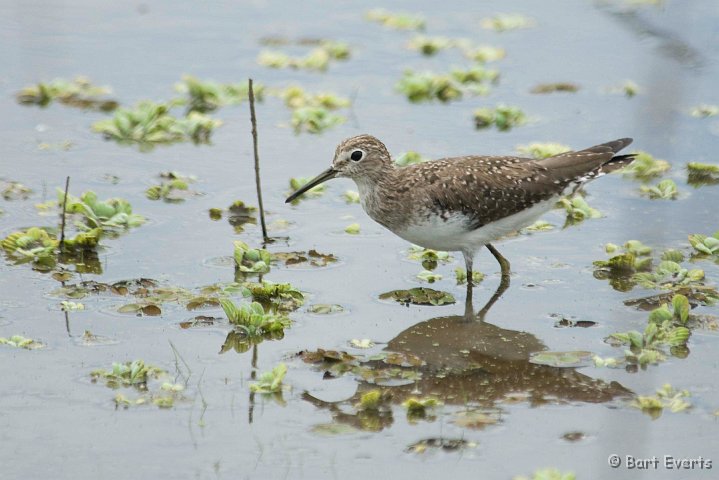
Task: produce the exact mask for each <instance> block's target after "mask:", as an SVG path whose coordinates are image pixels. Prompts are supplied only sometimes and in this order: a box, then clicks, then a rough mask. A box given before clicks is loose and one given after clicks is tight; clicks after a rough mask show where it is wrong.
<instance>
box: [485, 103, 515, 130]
mask: <svg viewBox="0 0 719 480" xmlns="http://www.w3.org/2000/svg"><path fill="white" fill-rule="evenodd" d="M525 123H527V115H526V114H525V113H524V112H523V111H522V110H521V109H520V108H519V107H513V106H509V105H497V106H496V107H491V108H490V107H485V108H479V109H477V110H475V111H474V125H475V127H476V128H478V129H484V128H490V127H492V126H494V127H496V128H497V130H499V131H500V132H503V131H507V130H511V129H512V128H514V127H518V126H520V125H524V124H525Z"/></svg>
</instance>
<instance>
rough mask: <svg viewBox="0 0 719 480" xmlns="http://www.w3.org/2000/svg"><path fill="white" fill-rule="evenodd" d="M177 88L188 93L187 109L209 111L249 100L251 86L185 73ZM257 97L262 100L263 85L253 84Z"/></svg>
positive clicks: (201, 111)
mask: <svg viewBox="0 0 719 480" xmlns="http://www.w3.org/2000/svg"><path fill="white" fill-rule="evenodd" d="M175 90H176V91H177V92H179V93H182V94H184V95H187V100H186V104H187V110H188V111H190V112H200V113H207V112H211V111H213V110H216V109H218V108H220V107H224V106H226V105H237V104H239V103H242V102H243V101H245V100H247V98H248V91H249V86H248V84H247V82H240V83H218V82H214V81H211V80H200V79H198V78H196V77H193V76H192V75H183V76H182V81H181V82H180V83H177V84H175ZM253 92H254V94H255V99H256V100H258V101H262V100H263V97H264V93H265V88H264V86H263V85H261V84H258V83H255V84H254V85H253Z"/></svg>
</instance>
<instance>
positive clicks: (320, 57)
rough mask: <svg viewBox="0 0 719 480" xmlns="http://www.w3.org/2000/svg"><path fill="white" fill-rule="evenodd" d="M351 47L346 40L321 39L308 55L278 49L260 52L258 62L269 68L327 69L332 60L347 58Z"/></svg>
mask: <svg viewBox="0 0 719 480" xmlns="http://www.w3.org/2000/svg"><path fill="white" fill-rule="evenodd" d="M349 57H350V47H349V45H347V44H346V43H344V42H335V41H332V40H321V41H319V42H318V43H317V46H316V47H315V48H313V49H312V50H311V51H310V52H309V53H308V54H307V55H305V56H303V57H292V56H289V55H287V54H285V53H282V52H279V51H276V50H265V51H262V52H260V54H259V56H258V57H257V63H259V64H260V65H263V66H265V67H269V68H293V69H303V70H310V71H312V70H315V71H321V72H323V71H325V70H327V68H328V67H329V65H330V63H331V62H332V61H336V60H347V59H348V58H349Z"/></svg>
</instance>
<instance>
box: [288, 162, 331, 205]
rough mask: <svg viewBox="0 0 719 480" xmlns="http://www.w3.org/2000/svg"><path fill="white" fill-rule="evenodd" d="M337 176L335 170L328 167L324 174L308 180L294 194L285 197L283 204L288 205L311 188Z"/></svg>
mask: <svg viewBox="0 0 719 480" xmlns="http://www.w3.org/2000/svg"><path fill="white" fill-rule="evenodd" d="M335 176H337V170H335V169H334V168H332V167H330V168H328V169H327V170H325V171H324V172H322V173H320V174H319V175H317V176H316V177H315V178H313V179H312V180H310V181H309V182H307V183H305V184H304V185H303V186H302V187H300V188H299V189H298V190H297V191H296V192H295V193H293V194H292V195H290V196H289V197H287V200H285V203H290V202H291V201H292V200H294V199H295V198H297V197H299V196H300V195H302V194H303V193H305V192H306V191H307V190H309V189H310V188H312V187H316V186H317V185H319V184H320V183H323V182H326V181H327V180H331V179H333V178H335Z"/></svg>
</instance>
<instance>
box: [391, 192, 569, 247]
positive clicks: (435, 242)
mask: <svg viewBox="0 0 719 480" xmlns="http://www.w3.org/2000/svg"><path fill="white" fill-rule="evenodd" d="M558 198H559V196H557V197H556V198H552V199H550V200H545V201H543V202H540V203H538V204H536V205H534V206H532V207H530V208H528V209H526V210H522V211H521V212H517V213H515V214H514V215H510V216H509V217H505V218H502V219H500V220H497V221H496V222H492V223H490V224H488V225H484V226H483V227H480V228H477V229H474V230H469V229H468V228H467V223H468V221H467V217H466V216H464V215H463V214H461V213H457V214H454V215H452V216H450V217H449V218H447V219H446V220H445V219H443V218H442V217H441V216H439V215H432V216H430V217H429V218H427V217H425V218H424V219H423V220H422V221H421V222H414V223H412V224H410V225H409V226H408V227H407V228H404V229H401V230H399V229H398V230H395V231H394V233H396V234H397V235H399V236H400V237H402V238H404V239H405V240H408V241H410V242H412V243H414V244H417V245H420V246H422V247H426V248H432V249H434V250H448V251H475V250H477V249H479V248H480V247H482V246H483V245H486V244H487V243H491V242H493V241H495V240H497V239H498V238H501V237H503V236H505V235H508V234H510V233H512V232H516V231H517V230H519V229H520V228H523V227H526V226H527V225H530V224H531V223H532V222H534V221H535V220H536V219H538V218H539V217H541V216H542V214H544V213H545V212H547V211H549V210H551V209H552V207H553V206H554V204H555V203H556V202H557V199H558Z"/></svg>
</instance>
